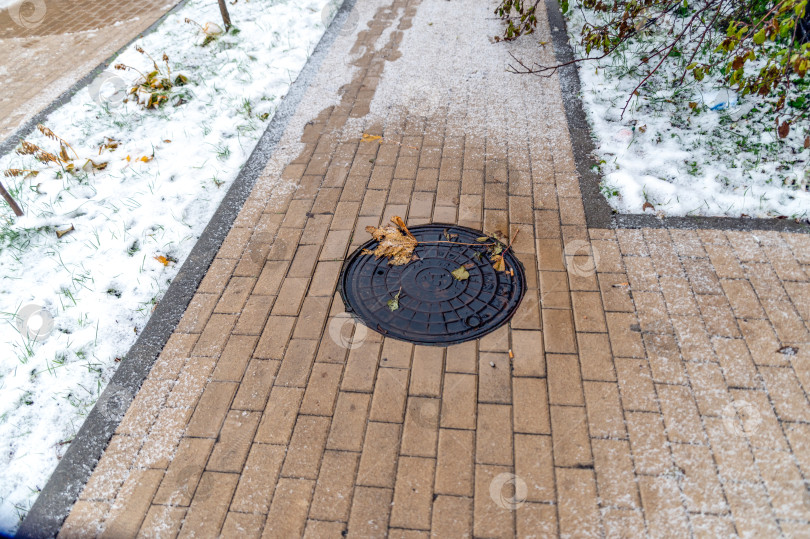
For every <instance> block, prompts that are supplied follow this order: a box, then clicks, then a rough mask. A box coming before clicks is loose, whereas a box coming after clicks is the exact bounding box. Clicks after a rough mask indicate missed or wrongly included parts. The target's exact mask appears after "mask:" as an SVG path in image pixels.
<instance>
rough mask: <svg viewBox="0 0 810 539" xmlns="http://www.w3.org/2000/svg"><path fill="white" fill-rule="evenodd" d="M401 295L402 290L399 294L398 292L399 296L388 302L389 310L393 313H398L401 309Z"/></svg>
mask: <svg viewBox="0 0 810 539" xmlns="http://www.w3.org/2000/svg"><path fill="white" fill-rule="evenodd" d="M401 293H402V288H400V289H399V292H397V295H396V296H394V297H393V298H392V299H389V300H388V301H387V303H388V308H389V309H391V312H394V311H396V310H397V309H399V295H400V294H401Z"/></svg>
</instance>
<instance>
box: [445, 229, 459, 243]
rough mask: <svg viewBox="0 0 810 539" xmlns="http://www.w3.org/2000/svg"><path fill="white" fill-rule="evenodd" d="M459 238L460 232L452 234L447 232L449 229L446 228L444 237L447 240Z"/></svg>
mask: <svg viewBox="0 0 810 539" xmlns="http://www.w3.org/2000/svg"><path fill="white" fill-rule="evenodd" d="M456 238H458V234H450V233H449V232H447V229H446V228H445V229H444V239H446V240H447V241H453V240H454V239H456Z"/></svg>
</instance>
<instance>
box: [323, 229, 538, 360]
mask: <svg viewBox="0 0 810 539" xmlns="http://www.w3.org/2000/svg"><path fill="white" fill-rule="evenodd" d="M410 231H411V234H413V236H414V237H415V238H416V239H417V240H418V241H419V244H418V245H417V246H416V249H415V250H414V254H415V255H416V256H417V257H418V260H414V261H411V262H409V263H408V264H406V265H404V266H392V265H389V264H388V259H386V258H379V259H376V258H375V257H374V256H373V255H370V254H363V251H364V250H371V251H373V250H374V249H375V248H376V246H377V241H376V240H371V241H369V242H367V243H366V244H364V245H362V246H360V248H359V249H357V250H356V251H355V252H354V253H352V255H351V256H350V257H349V258H348V259H347V260H346V263H345V264H344V265H343V270H342V272H341V274H340V283H339V287H340V295H341V297H342V298H343V303H344V304H345V306H346V310H347V311H348V312H350V313H352V314H354V315H355V316H356V317H357V318H359V319H360V320H361V321H362V322H363V323H364V324H365V325H366V326H368V327H369V328H371V329H373V330H376V331H378V332H380V333H382V334H383V335H385V336H386V337H393V338H395V339H400V340H403V341H409V342H413V343H417V344H428V345H438V346H447V345H450V344H455V343H460V342H465V341H470V340H472V339H477V338H479V337H482V336H483V335H486V334H487V333H490V332H491V331H494V330H495V329H497V328H499V327H500V326H502V325H503V324H505V323H506V322H508V321H509V319H510V318H512V315H513V314H514V313H515V310H516V309H517V307H518V305H520V300H521V299H522V298H523V294H524V292H525V290H526V278H525V276H524V272H523V265H522V264H521V263H520V261H519V260H518V259H517V258H516V257H515V256H514V255H513V254H512V251H511V250H507V251H506V254H505V256H504V261H505V262H506V267H507V270H506V271H496V270H495V268H493V267H492V263H491V262H490V260H489V258H488V256H487V248H486V246H482V245H481V243H479V242H477V241H476V239H477V238H479V237H481V236H482V233H481V231H478V230H473V229H471V228H466V227H461V226H455V225H445V224H431V225H420V226H414V227H413V228H411V229H410ZM448 236H449V237H450V238H452V239H451V241H450V242H448V241H447V238H448ZM423 242H424V243H423ZM429 242H434V243H429ZM435 242H443V243H435ZM464 244H467V245H464ZM462 266H463V267H465V269H466V270H467V272H468V273H469V278H467V279H465V280H458V279H456V278H455V277H454V276H453V271H455V270H457V269H458V268H459V267H462ZM510 269H511V270H512V271H511V272H510V271H509V270H510ZM397 294H399V297H398V306H397V308H396V309H395V310H391V308H390V306H389V303H388V302H389V301H390V300H392V299H394V298H395V297H396V296H397Z"/></svg>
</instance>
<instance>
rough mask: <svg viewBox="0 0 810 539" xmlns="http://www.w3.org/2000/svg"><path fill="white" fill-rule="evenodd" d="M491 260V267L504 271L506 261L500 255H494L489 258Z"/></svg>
mask: <svg viewBox="0 0 810 539" xmlns="http://www.w3.org/2000/svg"><path fill="white" fill-rule="evenodd" d="M490 260H491V261H492V269H494V270H495V271H506V261H505V260H504V259H503V256H502V255H495V256H493V257H492V258H490Z"/></svg>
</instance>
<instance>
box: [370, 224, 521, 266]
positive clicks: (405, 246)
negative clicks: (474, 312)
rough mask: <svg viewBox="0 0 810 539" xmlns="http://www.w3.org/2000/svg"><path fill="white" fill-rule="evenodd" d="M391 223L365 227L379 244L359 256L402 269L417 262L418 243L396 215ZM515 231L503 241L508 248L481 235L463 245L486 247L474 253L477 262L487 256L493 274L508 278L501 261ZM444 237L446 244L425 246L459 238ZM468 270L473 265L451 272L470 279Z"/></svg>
mask: <svg viewBox="0 0 810 539" xmlns="http://www.w3.org/2000/svg"><path fill="white" fill-rule="evenodd" d="M391 222H392V223H393V225H386V226H381V227H374V226H367V227H366V232H368V233H369V234H371V236H372V237H373V238H374V239H375V240H376V241H378V242H379V243H378V244H377V247H376V249H374V250H373V251H371V250H369V249H363V251H362V254H364V255H374V256H375V257H376V258H382V257H385V258H387V259H388V264H390V265H392V266H404V265H405V264H407V263H408V262H411V261H414V260H419V257H418V256H417V255H415V254H414V252H413V251H414V249H416V246H417V245H419V242H418V241H417V239H416V238H415V237H414V236H413V234H411V232H410V231H409V230H408V227H406V226H405V222H404V221H403V220H402V218H401V217H399V216H397V215H395V216H393V217H391ZM518 232H519V230H516V231H515V234H514V236H512V239H511V240H509V239H508V237H505V240H507V241H509V243H508V245H507V244H506V243H505V242H501V241H500V240H499V239H497V238H495V237H490V236H481V237H480V238H477V239H476V240H475V241H476V242H477V243H476V244H462V245H478V244H480V246H481V247H483V248H485V249H486V251H484V252H479V253H476V258H477V259H478V260H480V259H481V258H483V256H484V255H487V256H489V260H490V262H492V267H493V268H494V269H495V271H503V272H506V273H509V274H510V275H514V273H513V272H512V270H511V268H510V269H509V271H506V270H507V264H506V260H504V255H505V254H506V251H508V250H509V249H510V248H511V247H512V243H513V242H514V241H515V237H517V233H518ZM444 235H445V237H446V238H449V239H448V241H438V242H430V241H429V242H427V243H454V241H453V239H454V238H453V236H455V238H457V237H458V234H448V232H447V230H445V231H444ZM470 267H472V266H468V267H465V266H462V267H460V268H458V269H457V270H456V271H454V272H453V276H454V277H455V278H456V279H457V280H459V281H463V280H465V279H467V278H469V273H468V272H467V271H466V270H467V269H470ZM465 274H466V275H465Z"/></svg>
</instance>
